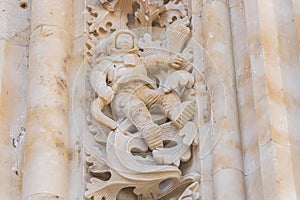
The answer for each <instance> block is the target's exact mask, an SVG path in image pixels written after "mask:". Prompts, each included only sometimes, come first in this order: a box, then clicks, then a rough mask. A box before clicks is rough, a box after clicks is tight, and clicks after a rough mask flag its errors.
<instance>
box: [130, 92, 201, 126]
mask: <svg viewBox="0 0 300 200" xmlns="http://www.w3.org/2000/svg"><path fill="white" fill-rule="evenodd" d="M136 94H137V95H138V97H139V98H140V99H141V100H142V101H143V102H145V104H146V105H147V107H148V108H149V107H150V106H152V105H153V104H155V103H157V104H160V105H161V106H162V108H163V111H164V112H165V114H166V116H167V117H168V118H169V119H170V120H172V121H173V123H174V124H175V125H176V126H177V127H178V128H182V127H183V126H184V125H185V124H186V123H187V122H188V121H189V120H190V119H192V117H193V116H194V114H195V102H194V101H185V102H182V103H181V101H180V98H179V96H178V95H177V94H176V93H175V92H170V93H167V94H166V93H165V92H164V91H163V89H162V88H159V89H156V90H153V89H150V88H148V87H143V88H141V89H139V90H137V91H136Z"/></svg>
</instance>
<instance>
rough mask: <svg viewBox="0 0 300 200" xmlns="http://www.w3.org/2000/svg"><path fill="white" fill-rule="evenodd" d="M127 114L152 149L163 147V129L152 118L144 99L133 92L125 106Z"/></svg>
mask: <svg viewBox="0 0 300 200" xmlns="http://www.w3.org/2000/svg"><path fill="white" fill-rule="evenodd" d="M125 114H126V116H127V117H128V118H129V119H130V121H131V122H132V123H133V124H134V125H135V126H136V127H137V129H138V130H139V131H141V132H142V133H143V135H144V137H145V139H146V143H147V145H148V146H149V148H150V149H151V150H154V149H156V148H162V147H163V141H162V137H161V129H160V127H159V126H158V125H157V124H155V123H154V122H153V120H152V118H151V115H150V113H149V110H148V109H147V107H146V105H145V104H144V102H143V101H141V100H140V99H139V98H138V97H137V96H136V95H134V94H132V96H131V97H130V99H129V101H128V102H127V104H126V106H125Z"/></svg>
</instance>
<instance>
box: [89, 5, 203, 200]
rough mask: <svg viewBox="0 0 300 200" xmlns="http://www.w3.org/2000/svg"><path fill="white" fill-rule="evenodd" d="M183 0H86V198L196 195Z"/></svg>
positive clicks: (147, 199)
mask: <svg viewBox="0 0 300 200" xmlns="http://www.w3.org/2000/svg"><path fill="white" fill-rule="evenodd" d="M188 2H189V1H184V0H170V1H167V0H164V1H163V0H160V1H159V0H126V1H125V0H99V1H90V2H88V6H87V13H88V16H87V25H88V30H89V39H88V41H87V48H88V51H87V55H88V60H89V64H90V65H91V71H90V73H89V76H88V77H89V81H90V85H91V90H92V93H93V94H94V96H95V98H94V99H92V100H91V106H90V115H89V116H88V118H87V123H88V125H89V130H90V133H86V134H91V135H93V140H94V143H93V144H89V145H90V146H89V147H88V148H87V150H86V163H87V165H86V166H87V177H88V181H87V185H86V199H93V200H116V199H118V200H127V199H128V200H129V199H130V200H134V199H139V200H152V199H153V200H154V199H161V200H163V199H164V200H170V199H172V200H177V199H179V200H188V199H191V200H199V199H200V196H199V195H200V192H199V190H200V188H199V185H200V184H199V182H200V174H199V171H200V169H197V167H195V166H199V165H197V163H196V162H197V161H198V159H197V156H196V155H194V154H195V152H197V149H198V144H199V139H198V132H199V127H198V126H197V123H196V119H195V118H196V113H197V107H196V100H195V90H194V85H195V73H196V72H195V69H194V67H193V58H194V55H193V49H192V45H191V28H190V20H191V19H190V17H189V14H190V11H189V10H190V8H189V7H190V5H189V3H188Z"/></svg>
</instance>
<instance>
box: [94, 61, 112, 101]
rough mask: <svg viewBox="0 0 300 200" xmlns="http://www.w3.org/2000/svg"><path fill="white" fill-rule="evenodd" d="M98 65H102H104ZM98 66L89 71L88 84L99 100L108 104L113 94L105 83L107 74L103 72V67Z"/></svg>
mask: <svg viewBox="0 0 300 200" xmlns="http://www.w3.org/2000/svg"><path fill="white" fill-rule="evenodd" d="M99 64H100V65H101V64H102V65H104V64H105V63H99ZM99 64H98V65H97V66H95V67H94V68H93V69H92V71H91V75H90V83H91V86H92V88H93V89H94V90H95V92H96V93H97V94H98V96H99V97H100V98H102V99H103V100H104V101H106V102H110V101H111V100H112V99H113V97H114V92H113V90H112V88H111V87H109V86H108V85H107V83H106V79H107V72H106V71H105V70H103V67H101V66H99Z"/></svg>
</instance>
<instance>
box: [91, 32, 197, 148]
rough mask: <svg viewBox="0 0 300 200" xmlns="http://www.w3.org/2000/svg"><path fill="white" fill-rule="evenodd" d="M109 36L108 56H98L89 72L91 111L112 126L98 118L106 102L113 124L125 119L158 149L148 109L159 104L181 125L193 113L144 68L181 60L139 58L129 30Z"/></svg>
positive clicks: (173, 64)
mask: <svg viewBox="0 0 300 200" xmlns="http://www.w3.org/2000/svg"><path fill="white" fill-rule="evenodd" d="M111 37H112V39H111V43H110V45H109V46H108V47H109V49H108V56H105V57H101V58H100V59H99V61H98V64H97V65H96V66H94V68H93V70H92V72H91V79H90V80H91V85H92V87H93V89H94V90H95V91H96V93H97V94H98V98H97V99H96V100H95V101H94V103H93V107H92V114H93V115H94V117H95V118H96V119H97V120H98V121H99V122H100V123H101V124H103V125H107V126H108V127H110V128H111V129H114V128H116V125H108V124H109V123H105V120H103V119H101V117H99V115H100V114H101V112H100V111H101V109H102V107H103V105H108V104H109V103H110V104H111V108H112V113H113V117H114V120H115V121H116V122H117V123H121V122H122V121H123V120H124V119H126V118H128V119H129V120H130V121H131V122H132V124H133V125H135V126H136V128H137V129H138V130H139V131H140V132H142V134H143V136H144V138H145V140H146V143H147V145H148V146H149V148H150V149H151V150H154V149H156V148H162V147H163V141H162V137H161V128H160V127H159V126H158V125H157V124H156V123H155V122H154V121H153V120H152V118H151V114H150V112H149V108H150V107H151V106H152V105H154V104H159V105H161V107H162V110H163V111H164V113H165V115H166V116H167V117H168V118H169V119H170V120H171V121H172V122H173V123H174V124H175V125H176V126H177V127H178V128H182V127H183V126H184V125H185V123H186V122H187V121H189V120H190V119H191V118H192V116H193V114H194V102H193V101H186V102H183V103H182V102H181V101H180V98H179V96H178V95H177V94H176V93H175V92H173V91H169V92H168V93H166V92H165V91H164V89H163V86H159V87H157V85H156V83H155V82H154V81H153V80H152V79H150V78H149V77H148V75H147V68H146V67H149V66H154V65H169V66H170V67H173V68H176V69H179V68H180V67H181V65H182V63H183V62H184V59H183V58H181V57H179V56H177V57H171V56H166V55H151V56H148V57H145V58H141V57H139V56H138V47H137V39H136V36H135V35H134V34H133V33H132V32H131V31H129V30H121V31H116V32H114V33H113V35H112V36H111ZM178 81H181V80H178ZM189 82H190V83H189V84H191V82H193V80H192V81H191V80H190V81H189ZM192 84H193V83H192ZM190 87H191V86H190ZM93 110H94V111H93Z"/></svg>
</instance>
